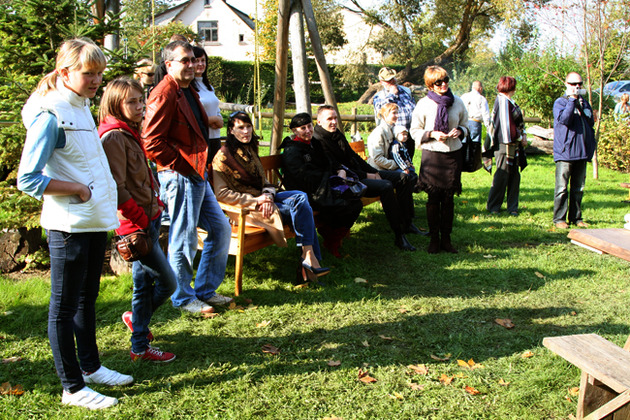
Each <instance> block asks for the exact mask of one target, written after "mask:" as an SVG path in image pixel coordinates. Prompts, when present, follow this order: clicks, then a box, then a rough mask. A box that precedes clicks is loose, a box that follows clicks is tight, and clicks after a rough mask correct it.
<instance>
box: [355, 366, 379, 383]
mask: <svg viewBox="0 0 630 420" xmlns="http://www.w3.org/2000/svg"><path fill="white" fill-rule="evenodd" d="M359 380H360V381H361V382H363V383H366V384H371V383H374V382H376V379H374V378H372V377H371V376H370V375H368V371H367V370H365V371H364V370H363V369H359Z"/></svg>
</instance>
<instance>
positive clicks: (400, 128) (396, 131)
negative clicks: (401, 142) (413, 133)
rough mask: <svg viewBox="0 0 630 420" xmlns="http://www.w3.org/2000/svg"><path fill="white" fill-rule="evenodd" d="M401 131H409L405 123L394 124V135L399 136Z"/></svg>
mask: <svg viewBox="0 0 630 420" xmlns="http://www.w3.org/2000/svg"><path fill="white" fill-rule="evenodd" d="M400 133H408V131H407V128H405V126H404V125H397V126H394V137H397V136H398V135H399V134H400Z"/></svg>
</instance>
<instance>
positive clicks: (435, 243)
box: [427, 202, 440, 254]
mask: <svg viewBox="0 0 630 420" xmlns="http://www.w3.org/2000/svg"><path fill="white" fill-rule="evenodd" d="M427 223H428V224H429V235H430V236H431V242H429V248H428V249H427V252H428V253H429V254H437V253H438V252H440V205H439V204H429V203H428V202H427Z"/></svg>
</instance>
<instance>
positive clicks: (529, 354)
mask: <svg viewBox="0 0 630 420" xmlns="http://www.w3.org/2000/svg"><path fill="white" fill-rule="evenodd" d="M533 355H534V353H533V352H531V351H529V350H528V351H526V352H525V353H523V354H521V357H522V358H523V359H528V358H530V357H532V356H533Z"/></svg>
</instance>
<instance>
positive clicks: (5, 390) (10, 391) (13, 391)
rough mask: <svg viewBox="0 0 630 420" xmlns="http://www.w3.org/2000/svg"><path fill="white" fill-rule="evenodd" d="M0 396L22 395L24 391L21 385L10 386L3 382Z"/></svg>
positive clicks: (0, 387)
mask: <svg viewBox="0 0 630 420" xmlns="http://www.w3.org/2000/svg"><path fill="white" fill-rule="evenodd" d="M0 394H2V395H22V394H24V389H23V388H22V385H16V386H11V384H10V383H8V382H5V383H3V384H2V386H0Z"/></svg>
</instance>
